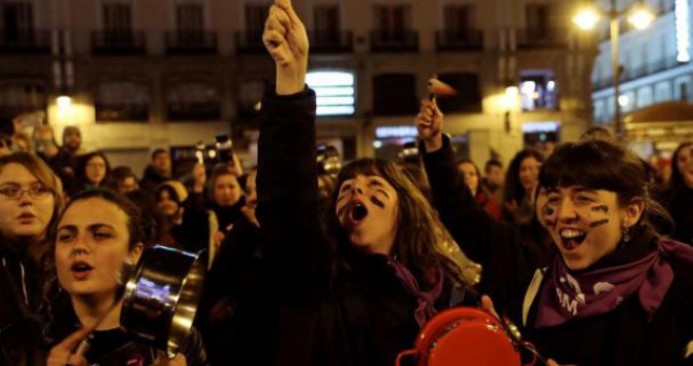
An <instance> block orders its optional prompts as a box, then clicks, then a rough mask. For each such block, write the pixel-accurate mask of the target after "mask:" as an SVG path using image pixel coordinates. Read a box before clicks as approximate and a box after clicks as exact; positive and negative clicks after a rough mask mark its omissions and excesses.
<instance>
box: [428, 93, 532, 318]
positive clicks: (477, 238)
mask: <svg viewBox="0 0 693 366" xmlns="http://www.w3.org/2000/svg"><path fill="white" fill-rule="evenodd" d="M442 126H443V114H442V113H441V112H440V110H439V109H438V108H437V106H436V105H435V103H433V102H430V101H424V102H423V103H422V106H421V110H420V112H419V114H418V115H417V117H416V127H417V130H418V131H419V139H420V140H421V143H420V144H419V149H420V151H421V155H422V157H423V162H424V167H425V169H426V174H427V176H428V180H429V183H430V185H431V192H432V196H433V197H432V199H433V206H434V207H435V208H436V210H437V211H438V215H440V219H441V221H442V222H443V225H444V226H445V228H446V229H447V230H448V231H449V232H450V235H452V237H453V239H455V241H456V242H457V243H458V244H459V245H460V247H461V248H462V250H463V251H464V252H465V254H467V255H468V256H469V258H470V259H472V260H473V261H475V262H477V263H479V264H481V265H482V267H483V271H482V274H481V283H480V286H479V290H480V291H481V292H482V293H487V294H489V295H491V297H493V300H494V302H495V303H496V307H497V309H498V310H499V311H500V312H501V313H508V314H509V315H510V316H511V317H513V318H517V314H519V309H520V305H521V303H520V300H521V297H522V293H523V292H524V289H525V286H526V282H528V281H529V273H530V272H529V269H528V268H527V265H526V262H525V259H524V253H523V250H522V246H521V242H520V238H519V237H518V235H517V233H516V232H515V230H514V229H513V228H512V227H511V226H509V225H507V224H505V223H502V222H499V221H496V220H495V219H494V218H493V217H491V216H490V215H489V214H488V213H487V212H486V211H484V209H483V208H482V207H481V206H479V205H478V204H477V202H476V200H475V199H474V197H473V196H472V194H471V191H470V190H469V188H468V187H467V186H466V184H465V183H464V179H463V178H462V175H461V174H460V173H459V171H458V170H457V167H456V166H455V157H454V153H453V150H452V146H451V145H450V139H449V138H448V137H447V136H445V135H444V134H443V133H442Z"/></svg>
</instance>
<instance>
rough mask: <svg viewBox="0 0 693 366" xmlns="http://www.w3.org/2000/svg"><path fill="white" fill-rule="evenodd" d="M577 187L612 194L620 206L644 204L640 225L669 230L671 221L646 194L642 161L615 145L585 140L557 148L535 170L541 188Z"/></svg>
mask: <svg viewBox="0 0 693 366" xmlns="http://www.w3.org/2000/svg"><path fill="white" fill-rule="evenodd" d="M574 185H579V186H583V187H585V188H588V189H603V190H606V191H610V192H614V193H616V196H617V197H618V202H619V204H620V205H622V206H624V205H626V204H628V203H630V202H632V201H633V200H635V199H640V200H643V201H644V202H645V214H644V215H643V216H642V218H641V223H643V224H648V223H652V222H656V223H657V228H656V229H657V230H658V231H660V232H667V231H669V230H671V226H672V225H673V220H672V219H671V216H670V215H669V214H668V213H667V212H666V210H665V209H664V208H662V206H661V205H659V204H658V203H656V202H654V201H653V200H652V199H651V198H650V194H649V187H648V186H649V182H648V180H647V175H646V172H645V169H644V167H643V164H642V161H641V160H640V158H638V157H637V156H636V155H635V154H634V153H633V152H631V151H630V150H628V149H626V148H624V147H623V146H621V145H619V144H615V143H612V142H609V141H607V140H601V139H588V140H583V141H579V142H571V143H565V144H561V145H559V146H558V147H557V148H556V150H555V151H554V153H553V154H552V155H551V157H550V158H549V159H548V160H546V162H544V164H543V165H542V167H541V170H540V171H539V186H540V187H544V188H555V187H569V186H574Z"/></svg>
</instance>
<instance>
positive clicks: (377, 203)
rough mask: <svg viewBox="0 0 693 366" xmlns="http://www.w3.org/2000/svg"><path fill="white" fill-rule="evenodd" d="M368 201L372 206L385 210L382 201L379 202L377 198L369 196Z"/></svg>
mask: <svg viewBox="0 0 693 366" xmlns="http://www.w3.org/2000/svg"><path fill="white" fill-rule="evenodd" d="M370 201H371V202H372V203H373V204H374V205H376V206H378V207H380V208H385V204H384V203H383V201H381V200H379V199H377V198H375V197H372V196H371V199H370Z"/></svg>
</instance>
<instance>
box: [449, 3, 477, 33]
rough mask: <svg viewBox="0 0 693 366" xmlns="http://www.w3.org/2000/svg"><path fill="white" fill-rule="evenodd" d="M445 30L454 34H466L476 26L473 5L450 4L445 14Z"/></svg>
mask: <svg viewBox="0 0 693 366" xmlns="http://www.w3.org/2000/svg"><path fill="white" fill-rule="evenodd" d="M443 19H444V20H443V24H444V26H445V30H446V31H448V32H450V33H452V34H460V35H465V34H467V33H468V32H469V31H470V30H471V29H474V28H476V27H475V22H474V6H473V5H448V6H446V7H445V10H444V14H443Z"/></svg>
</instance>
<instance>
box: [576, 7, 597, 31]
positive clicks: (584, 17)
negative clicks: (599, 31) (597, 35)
mask: <svg viewBox="0 0 693 366" xmlns="http://www.w3.org/2000/svg"><path fill="white" fill-rule="evenodd" d="M598 21H599V13H598V12H597V10H596V9H595V8H594V7H586V8H583V9H581V10H580V11H579V12H578V13H577V14H576V15H575V16H574V17H573V23H574V24H575V25H576V26H577V27H578V28H580V29H582V30H584V31H588V30H592V29H594V26H595V25H596V24H597V22H598Z"/></svg>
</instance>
